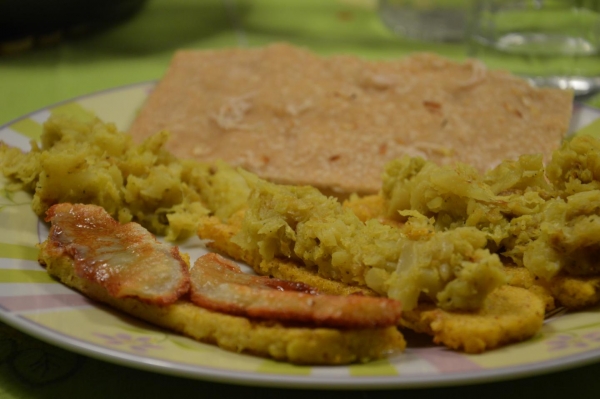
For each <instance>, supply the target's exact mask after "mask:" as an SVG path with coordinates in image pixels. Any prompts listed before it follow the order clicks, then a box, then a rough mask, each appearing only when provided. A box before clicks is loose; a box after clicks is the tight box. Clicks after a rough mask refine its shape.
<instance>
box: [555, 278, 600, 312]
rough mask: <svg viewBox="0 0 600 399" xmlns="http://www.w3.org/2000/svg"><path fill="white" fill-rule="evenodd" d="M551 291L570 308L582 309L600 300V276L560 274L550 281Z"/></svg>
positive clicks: (560, 301) (561, 302)
mask: <svg viewBox="0 0 600 399" xmlns="http://www.w3.org/2000/svg"><path fill="white" fill-rule="evenodd" d="M549 288H550V292H552V295H553V296H554V297H555V298H556V300H557V301H558V302H559V303H560V304H562V305H563V306H565V307H567V308H569V309H581V308H585V307H587V306H592V305H595V304H597V303H599V302H600V276H587V277H575V276H567V275H559V276H556V277H554V278H552V280H550V282H549Z"/></svg>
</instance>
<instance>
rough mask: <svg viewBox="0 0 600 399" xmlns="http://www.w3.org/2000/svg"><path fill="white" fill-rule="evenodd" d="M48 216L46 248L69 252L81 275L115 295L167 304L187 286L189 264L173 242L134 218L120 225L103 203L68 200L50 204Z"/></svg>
mask: <svg viewBox="0 0 600 399" xmlns="http://www.w3.org/2000/svg"><path fill="white" fill-rule="evenodd" d="M46 221H47V222H51V223H52V227H51V229H50V234H49V237H48V243H49V245H48V248H47V250H48V251H51V252H54V255H55V256H58V255H61V254H66V255H67V256H69V257H71V258H72V259H73V261H74V266H75V273H76V274H77V275H78V276H79V277H82V278H85V279H87V280H89V281H93V282H95V283H98V284H100V285H101V286H103V287H104V288H106V290H107V291H108V293H109V294H110V295H111V296H113V297H115V298H123V297H136V298H139V299H141V300H142V301H144V302H148V303H152V304H156V305H168V304H171V303H173V302H175V301H176V300H177V299H178V298H179V297H180V296H181V295H183V294H184V293H186V292H187V291H188V290H189V285H190V283H189V268H188V266H187V264H186V263H185V262H184V261H183V259H182V258H181V256H180V254H179V250H178V249H177V247H171V246H168V245H165V244H162V243H160V242H158V241H157V240H156V238H155V237H154V236H153V235H152V234H150V233H149V232H148V231H147V230H146V229H144V228H143V227H142V226H140V225H139V224H137V223H127V224H123V225H121V224H119V223H118V222H117V221H115V220H114V219H113V218H112V217H111V216H110V215H109V214H108V213H107V212H106V211H105V210H104V209H103V208H102V207H99V206H96V205H81V204H75V205H73V204H68V203H63V204H57V205H54V206H52V207H51V208H50V209H48V211H47V213H46Z"/></svg>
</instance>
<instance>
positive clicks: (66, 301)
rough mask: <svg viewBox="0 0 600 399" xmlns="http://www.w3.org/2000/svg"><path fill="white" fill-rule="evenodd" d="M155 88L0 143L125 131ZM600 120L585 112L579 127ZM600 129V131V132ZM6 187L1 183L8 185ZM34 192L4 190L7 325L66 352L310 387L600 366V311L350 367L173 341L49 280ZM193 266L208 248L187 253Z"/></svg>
mask: <svg viewBox="0 0 600 399" xmlns="http://www.w3.org/2000/svg"><path fill="white" fill-rule="evenodd" d="M153 87H154V83H143V84H135V85H131V86H126V87H121V88H117V89H112V90H108V91H103V92H100V93H96V94H92V95H89V96H85V97H81V98H77V99H75V100H71V101H67V102H64V103H61V104H57V105H54V106H51V107H48V108H46V109H43V110H40V111H38V112H34V113H32V114H30V115H27V116H24V117H23V118H20V119H18V120H16V121H14V122H11V123H9V124H7V125H5V126H3V127H1V128H0V140H3V141H5V142H6V143H8V144H10V145H12V146H17V147H20V148H22V149H23V150H25V151H27V150H29V140H31V139H37V138H39V136H40V134H41V131H42V126H41V123H43V121H44V120H46V119H47V118H48V116H49V115H51V114H56V113H67V114H81V113H87V112H93V113H95V114H96V115H97V116H99V117H100V118H102V119H104V120H105V121H112V122H115V123H116V124H117V126H118V127H119V128H120V129H126V128H127V127H128V126H129V124H130V123H131V121H132V119H133V117H134V116H135V113H136V111H137V110H138V109H139V107H140V106H141V104H142V103H143V101H144V99H145V98H146V97H147V95H148V93H149V92H150V91H151V90H152V88H153ZM599 118H600V110H596V109H593V108H589V107H585V106H576V107H575V113H574V118H573V128H574V129H578V128H581V127H583V126H586V125H588V124H589V123H591V122H592V121H594V120H595V119H599ZM597 130H600V129H597ZM3 184H4V181H0V186H1V185H3ZM30 202H31V197H30V196H29V195H28V194H26V193H16V194H14V195H9V194H8V193H7V192H6V191H5V190H0V320H2V321H4V322H5V323H8V324H10V325H12V326H14V327H15V328H17V329H20V330H22V331H24V332H26V333H29V334H31V335H33V336H35V337H37V338H40V339H42V340H45V341H48V342H50V343H52V344H55V345H57V346H61V347H63V348H66V349H70V350H73V351H75V352H79V353H82V354H85V355H88V356H92V357H96V358H99V359H102V360H106V361H110V362H114V363H118V364H122V365H127V366H131V367H136V368H140V369H146V370H151V371H155V372H161V373H166V374H173V375H177V376H182V377H190V378H199V379H206V380H211V381H220V382H229V383H238V384H250V385H262V386H281V387H303V388H349V389H350V388H361V389H379V388H408V387H432V386H443V385H458V384H470V383H475V382H484V381H493V380H501V379H509V378H517V377H523V376H528V375H534V374H540V373H545V372H550V371H555V370H559V369H566V368H570V367H574V366H578V365H583V364H586V363H591V362H595V361H598V360H600V307H597V308H594V309H588V310H586V311H582V312H576V313H572V314H565V315H562V316H560V317H554V318H552V319H550V320H548V321H547V322H546V324H545V325H544V327H543V329H542V331H541V332H540V333H539V334H538V335H537V336H535V337H534V338H532V339H530V340H528V341H527V342H522V343H519V344H515V345H509V346H507V347H505V348H501V349H498V350H494V351H490V352H487V353H484V354H481V355H465V354H462V353H458V352H453V351H450V350H447V349H445V348H443V347H439V346H433V345H431V344H430V343H429V339H428V338H426V337H425V338H424V337H419V336H416V335H415V336H408V341H409V347H408V349H407V350H406V352H405V353H402V354H398V355H395V356H393V357H391V358H389V359H386V360H380V361H376V362H372V363H368V364H359V365H350V366H343V367H309V366H294V365H290V364H286V363H279V362H275V361H272V360H268V359H262V358H258V357H253V356H249V355H243V354H236V353H231V352H227V351H224V350H221V349H219V348H217V347H214V346H211V345H205V344H202V343H199V342H196V341H193V340H191V339H188V338H185V337H182V336H180V335H176V334H172V333H169V332H166V331H163V330H161V329H158V328H155V327H153V326H151V325H148V324H146V323H143V322H140V321H137V320H135V319H132V318H130V317H127V316H124V315H123V314H120V313H117V312H115V311H113V310H111V309H108V308H107V307H105V306H102V305H99V304H97V303H93V302H91V301H89V300H88V299H86V298H85V297H83V296H82V295H81V294H79V293H77V292H74V291H72V290H70V289H68V288H66V287H64V286H63V285H61V284H58V283H57V282H56V281H54V280H52V279H51V278H49V277H48V275H47V274H46V272H45V271H44V269H43V268H42V267H40V266H39V265H38V263H37V262H36V258H37V249H36V248H35V245H36V244H37V243H38V242H39V241H40V240H42V239H44V238H45V235H46V234H47V227H46V225H45V224H44V223H43V222H41V221H40V220H39V219H38V218H37V217H36V216H35V215H34V213H33V212H32V211H31V208H30ZM182 250H183V251H188V252H190V253H191V255H192V258H194V257H195V256H197V255H198V254H200V253H202V252H203V251H204V249H203V247H202V245H201V244H200V242H199V240H190V241H188V242H187V243H186V244H185V245H183V246H182Z"/></svg>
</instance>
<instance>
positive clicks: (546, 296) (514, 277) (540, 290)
mask: <svg viewBox="0 0 600 399" xmlns="http://www.w3.org/2000/svg"><path fill="white" fill-rule="evenodd" d="M504 271H505V272H506V275H507V276H508V284H509V285H512V286H513V287H521V288H525V289H526V290H529V291H530V292H532V293H533V294H535V295H536V296H537V297H538V298H540V299H541V300H542V301H543V302H544V306H545V309H546V312H549V311H551V310H554V309H555V308H556V303H555V300H554V297H553V294H552V292H551V291H550V288H549V286H548V284H547V283H545V282H544V281H543V280H542V279H540V278H537V277H535V276H534V275H533V274H532V273H531V272H530V271H529V270H528V269H527V268H525V267H519V266H516V265H514V266H512V265H510V266H505V267H504Z"/></svg>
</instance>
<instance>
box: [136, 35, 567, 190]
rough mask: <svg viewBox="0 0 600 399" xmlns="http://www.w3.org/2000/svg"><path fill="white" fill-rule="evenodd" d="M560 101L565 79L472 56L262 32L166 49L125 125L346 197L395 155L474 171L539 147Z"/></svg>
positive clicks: (555, 140) (181, 151) (562, 117)
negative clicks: (259, 43)
mask: <svg viewBox="0 0 600 399" xmlns="http://www.w3.org/2000/svg"><path fill="white" fill-rule="evenodd" d="M571 107H572V94H571V93H570V92H568V91H564V90H556V89H539V88H534V87H532V86H531V85H530V84H529V83H528V82H527V81H525V80H524V79H520V78H517V77H515V76H513V75H510V74H508V73H506V72H502V71H491V70H487V69H486V68H485V67H484V66H483V65H482V64H481V63H480V62H478V61H474V60H469V61H466V62H464V63H458V62H454V61H450V60H447V59H444V58H442V57H439V56H436V55H433V54H417V55H411V56H409V57H407V58H404V59H400V60H388V61H368V60H362V59H359V58H357V57H353V56H348V55H336V56H330V57H320V56H317V55H315V54H313V53H311V52H310V51H308V50H306V49H302V48H298V47H294V46H291V45H287V44H273V45H269V46H266V47H263V48H255V49H224V50H187V51H180V52H178V53H176V55H175V56H174V58H173V60H172V63H171V65H170V67H169V69H168V71H167V72H166V74H165V76H164V77H163V78H162V79H161V81H160V82H159V83H158V85H157V87H156V88H155V89H154V91H153V92H152V93H151V94H150V96H149V98H148V100H147V101H146V103H145V105H144V106H143V107H142V109H141V111H140V113H139V114H138V116H137V118H136V119H135V121H134V123H133V125H132V127H131V131H130V132H131V134H132V135H133V137H134V138H135V140H136V141H138V142H141V141H142V140H144V139H145V138H147V137H149V136H151V135H153V134H155V133H156V132H158V131H161V130H164V129H167V130H169V131H170V132H171V134H172V135H173V140H171V141H170V142H169V143H168V144H167V149H168V150H170V151H172V152H173V153H174V154H175V155H177V156H178V157H180V158H183V159H196V160H200V161H214V160H217V159H221V160H224V161H226V162H228V163H230V164H232V165H234V166H242V167H243V168H245V169H246V170H249V171H251V172H253V173H255V174H257V175H258V176H260V177H262V178H265V179H267V180H270V181H274V182H277V183H285V184H295V185H312V186H314V187H317V188H318V189H320V190H321V191H323V192H325V193H326V194H333V195H336V196H338V197H347V196H348V195H350V194H352V193H354V192H356V193H359V194H361V195H364V194H368V193H372V194H374V193H377V192H378V191H379V190H380V188H381V179H380V175H381V171H382V170H383V167H384V165H385V164H386V163H387V162H388V161H390V160H393V159H396V158H400V157H402V156H405V155H409V156H413V157H415V156H419V157H423V158H426V159H429V160H431V161H433V162H435V163H438V164H451V163H455V162H458V161H460V162H464V163H469V164H471V165H473V166H474V167H475V168H476V169H478V170H479V171H484V170H487V169H490V168H492V167H494V166H496V165H497V164H499V163H500V162H501V161H502V160H504V159H516V158H517V157H518V156H519V155H521V154H522V153H523V151H524V149H526V150H527V151H528V152H531V153H536V154H543V156H544V157H545V158H546V159H548V158H549V157H550V154H551V152H552V151H553V150H555V149H556V148H558V146H559V145H560V142H561V140H562V138H563V136H564V135H565V133H566V132H567V130H568V126H569V120H570V117H571Z"/></svg>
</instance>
